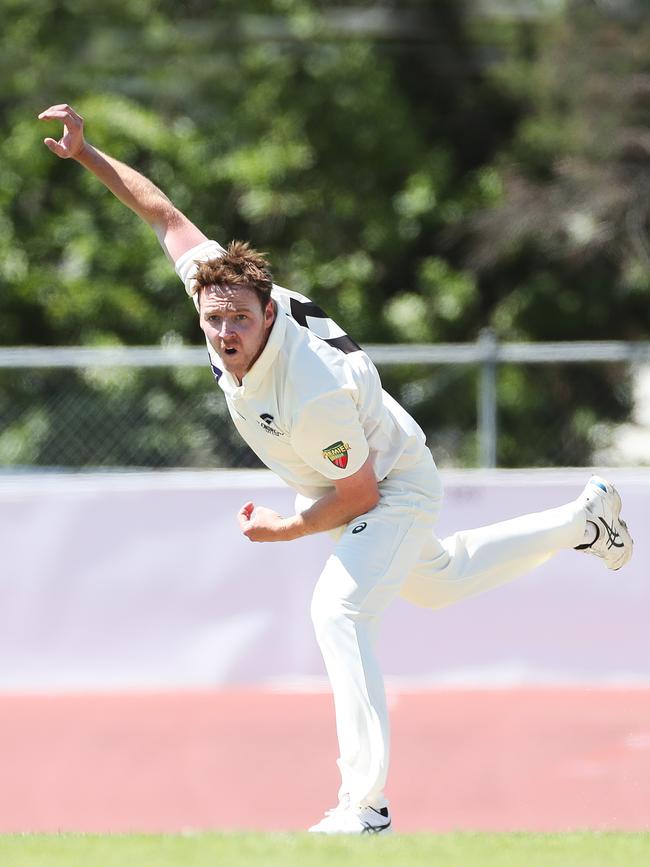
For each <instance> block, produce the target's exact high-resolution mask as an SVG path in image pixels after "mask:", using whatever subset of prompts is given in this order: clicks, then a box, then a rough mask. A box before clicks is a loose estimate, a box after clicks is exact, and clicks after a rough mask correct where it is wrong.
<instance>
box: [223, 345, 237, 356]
mask: <svg viewBox="0 0 650 867" xmlns="http://www.w3.org/2000/svg"><path fill="white" fill-rule="evenodd" d="M224 352H225V353H226V355H234V354H235V353H236V352H237V350H236V349H235V347H234V346H231V347H230V348H229V349H225V350H224Z"/></svg>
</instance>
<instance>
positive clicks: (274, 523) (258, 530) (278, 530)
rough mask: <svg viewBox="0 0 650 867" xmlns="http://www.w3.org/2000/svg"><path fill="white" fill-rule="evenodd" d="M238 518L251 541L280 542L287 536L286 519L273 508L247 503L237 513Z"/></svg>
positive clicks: (243, 531)
mask: <svg viewBox="0 0 650 867" xmlns="http://www.w3.org/2000/svg"><path fill="white" fill-rule="evenodd" d="M237 520H238V522H239V526H240V528H241V531H242V533H243V534H244V536H246V538H247V539H250V541H251V542H279V541H282V540H283V539H284V538H285V535H284V534H285V529H286V528H285V519H284V518H283V517H282V516H281V515H278V513H277V512H274V511H273V509H267V508H266V507H265V506H256V505H255V504H254V503H245V504H244V505H243V506H242V507H241V509H240V510H239V512H238V513H237Z"/></svg>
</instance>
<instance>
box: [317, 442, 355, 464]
mask: <svg viewBox="0 0 650 867" xmlns="http://www.w3.org/2000/svg"><path fill="white" fill-rule="evenodd" d="M349 451H350V444H349V443H344V442H343V441H342V440H339V441H338V442H336V443H332V445H331V446H327V447H326V448H324V449H323V457H324V458H327V460H328V461H330V462H331V463H333V464H334V466H335V467H339V468H340V469H342V470H344V469H345V468H346V467H347V465H348V452H349Z"/></svg>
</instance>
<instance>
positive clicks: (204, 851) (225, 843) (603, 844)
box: [0, 832, 650, 867]
mask: <svg viewBox="0 0 650 867" xmlns="http://www.w3.org/2000/svg"><path fill="white" fill-rule="evenodd" d="M378 862H379V863H381V864H383V865H386V867H402V865H404V867H437V865H441V867H443V865H444V867H560V865H561V867H601V865H602V867H618V865H620V867H647V865H649V864H650V833H639V834H623V833H602V834H600V833H589V832H584V833H569V834H523V833H519V834H468V833H459V834H435V835H434V834H408V835H406V834H405V835H399V834H395V835H393V836H392V837H383V838H363V839H361V838H343V837H333V838H320V837H316V838H314V837H311V836H309V835H307V834H234V833H231V834H216V833H214V834H208V833H205V834H191V835H172V834H169V835H162V834H161V835H144V834H138V835H135V834H134V835H114V836H110V835H90V834H87V835H86V834H61V835H48V834H25V835H20V834H9V835H5V836H0V865H2V867H125V865H128V867H338V865H350V864H352V865H354V867H377V864H378Z"/></svg>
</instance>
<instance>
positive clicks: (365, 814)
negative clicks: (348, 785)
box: [309, 803, 392, 834]
mask: <svg viewBox="0 0 650 867" xmlns="http://www.w3.org/2000/svg"><path fill="white" fill-rule="evenodd" d="M309 832H310V833H311V834H390V833H391V832H392V828H391V826H390V814H389V812H388V807H382V808H381V809H380V810H376V809H375V808H374V807H356V808H355V807H350V806H348V805H347V804H345V803H344V804H339V806H338V807H334V809H333V810H328V811H327V812H326V813H325V818H324V819H321V820H320V822H318V824H317V825H312V826H311V828H310V829H309Z"/></svg>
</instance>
